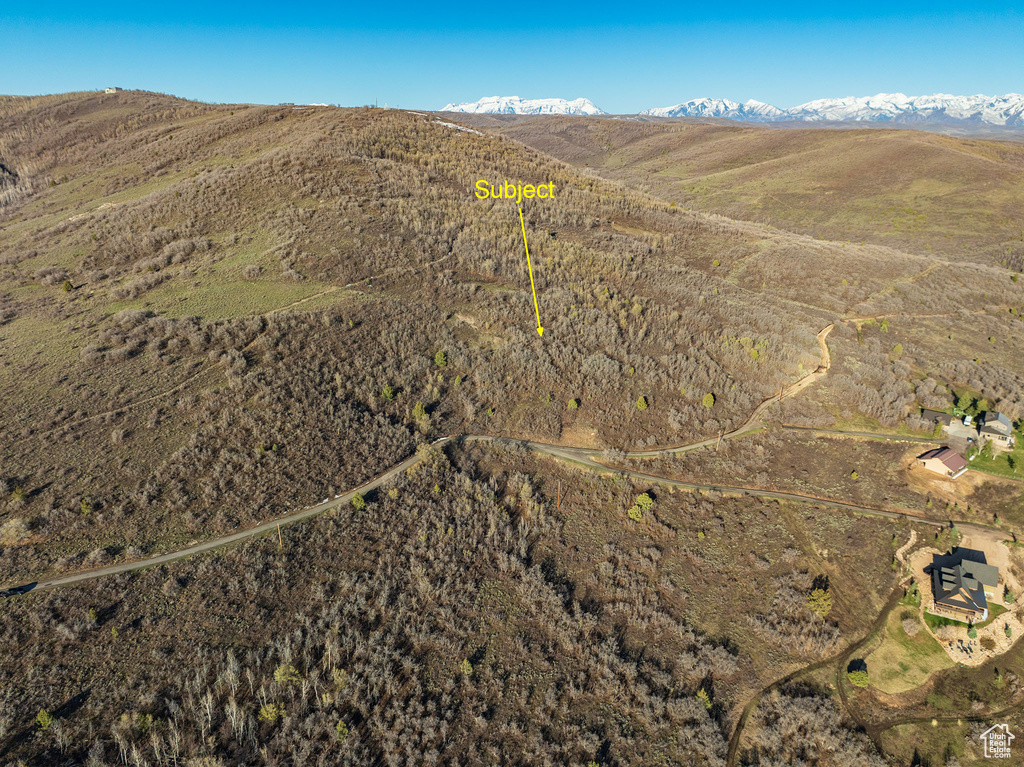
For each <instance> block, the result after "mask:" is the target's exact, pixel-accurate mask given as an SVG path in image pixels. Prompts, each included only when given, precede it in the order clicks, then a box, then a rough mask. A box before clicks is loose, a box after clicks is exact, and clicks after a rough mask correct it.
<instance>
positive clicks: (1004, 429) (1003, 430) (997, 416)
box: [981, 411, 1013, 434]
mask: <svg viewBox="0 0 1024 767" xmlns="http://www.w3.org/2000/svg"><path fill="white" fill-rule="evenodd" d="M981 431H982V433H983V434H1012V433H1013V423H1011V421H1010V419H1009V418H1008V417H1007V416H1006V415H1005V414H1004V413H997V412H995V411H992V412H989V413H985V423H984V425H983V426H982V427H981Z"/></svg>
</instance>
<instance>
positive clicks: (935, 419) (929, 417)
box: [921, 408, 956, 426]
mask: <svg viewBox="0 0 1024 767" xmlns="http://www.w3.org/2000/svg"><path fill="white" fill-rule="evenodd" d="M921 417H922V418H923V419H924V420H926V421H928V422H930V423H941V424H942V425H943V426H949V425H950V424H951V423H953V421H954V420H956V416H955V415H950V414H949V413H943V412H942V411H941V410H928V409H927V408H922V409H921Z"/></svg>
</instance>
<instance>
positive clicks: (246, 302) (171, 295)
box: [109, 277, 330, 320]
mask: <svg viewBox="0 0 1024 767" xmlns="http://www.w3.org/2000/svg"><path fill="white" fill-rule="evenodd" d="M329 287H330V286H329V285H325V284H323V283H319V282H313V281H303V282H295V281H292V280H282V279H279V278H276V277H275V278H264V279H256V280H220V279H218V280H216V281H213V280H210V281H207V280H203V279H200V278H196V279H194V280H192V281H189V282H185V281H183V280H172V281H169V282H166V283H164V284H163V285H160V286H158V287H156V288H154V289H153V290H150V291H148V292H147V293H145V294H144V295H142V296H139V297H138V298H135V299H131V300H127V301H118V302H112V303H110V304H109V308H110V311H111V312H112V313H116V312H118V311H120V310H122V309H145V310H148V311H153V312H157V313H159V314H163V315H165V316H167V317H191V316H196V317H202V318H203V319H208V320H216V319H227V318H232V317H249V316H252V315H256V314H265V313H267V312H270V311H273V310H275V309H280V308H282V307H285V306H288V305H289V304H292V303H295V302H296V301H301V300H302V299H304V298H309V297H311V296H315V295H317V294H318V293H322V292H323V291H324V290H326V289H327V288H329Z"/></svg>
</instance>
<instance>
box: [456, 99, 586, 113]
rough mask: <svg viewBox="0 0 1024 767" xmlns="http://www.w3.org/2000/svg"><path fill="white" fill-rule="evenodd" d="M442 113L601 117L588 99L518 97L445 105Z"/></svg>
mask: <svg viewBox="0 0 1024 767" xmlns="http://www.w3.org/2000/svg"><path fill="white" fill-rule="evenodd" d="M441 111H442V112H470V113H474V114H514V115H603V114H604V112H603V111H602V110H600V109H598V108H597V107H596V106H594V104H593V102H592V101H590V100H589V99H584V98H578V99H573V100H572V101H568V100H566V99H523V98H520V97H519V96H485V97H484V98H482V99H480V100H479V101H473V102H469V103H466V104H447V105H446V106H445V107H444V108H443V109H442V110H441Z"/></svg>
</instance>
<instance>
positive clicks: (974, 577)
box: [932, 557, 999, 613]
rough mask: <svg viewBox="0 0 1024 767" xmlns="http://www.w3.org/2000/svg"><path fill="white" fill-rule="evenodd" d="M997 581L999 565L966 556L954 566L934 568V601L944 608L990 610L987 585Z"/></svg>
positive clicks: (975, 610)
mask: <svg viewBox="0 0 1024 767" xmlns="http://www.w3.org/2000/svg"><path fill="white" fill-rule="evenodd" d="M998 583H999V568H997V567H994V566H993V565H988V564H985V563H984V562H975V561H973V560H970V559H967V558H966V557H965V558H964V559H961V560H960V562H959V563H958V564H955V565H947V566H937V565H936V566H933V567H932V592H933V594H934V596H935V604H937V605H942V606H945V607H954V608H957V609H959V610H970V611H973V612H979V613H980V612H984V611H985V610H987V609H988V599H986V597H985V586H992V587H994V586H996V585H997V584H998Z"/></svg>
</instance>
